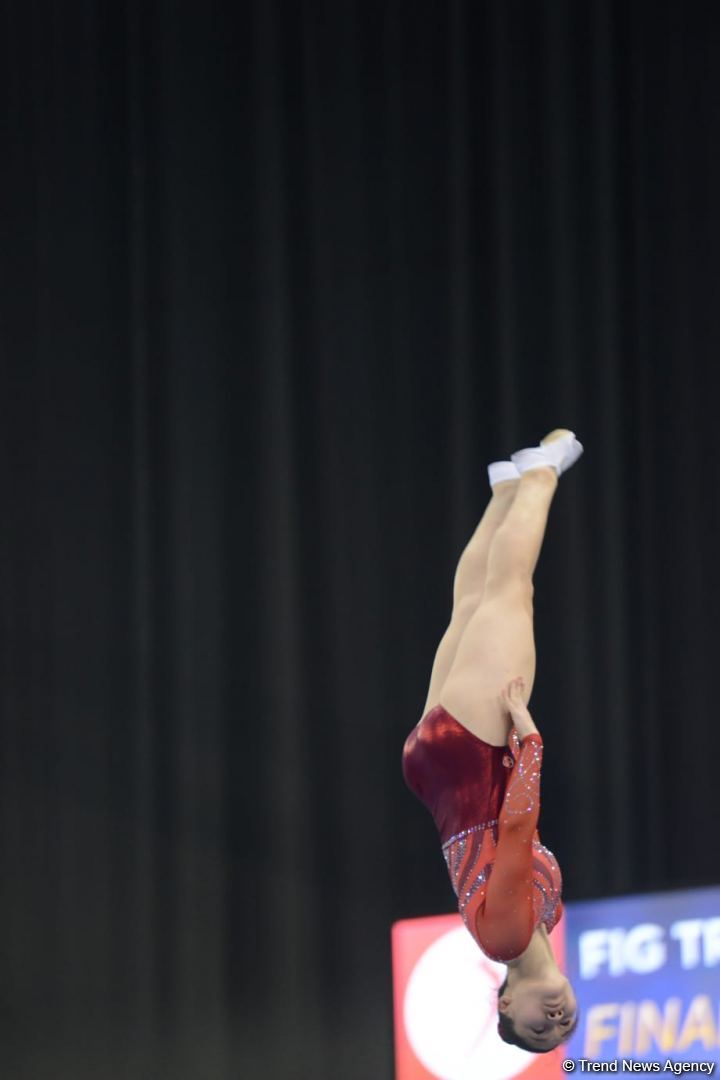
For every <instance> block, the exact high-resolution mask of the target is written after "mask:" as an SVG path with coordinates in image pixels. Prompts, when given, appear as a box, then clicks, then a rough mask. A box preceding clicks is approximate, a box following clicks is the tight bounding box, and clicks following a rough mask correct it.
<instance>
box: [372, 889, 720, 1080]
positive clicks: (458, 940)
mask: <svg viewBox="0 0 720 1080" xmlns="http://www.w3.org/2000/svg"><path fill="white" fill-rule="evenodd" d="M550 941H551V943H552V946H553V951H554V953H555V958H556V960H557V962H558V966H559V967H560V968H561V970H564V971H566V972H567V975H568V977H569V979H570V981H571V983H572V984H573V987H574V989H575V993H576V996H577V1000H578V1006H579V1009H580V1022H579V1024H578V1028H577V1030H576V1032H575V1034H574V1035H573V1037H572V1038H571V1040H570V1042H569V1043H567V1044H565V1045H563V1046H561V1047H559V1048H558V1049H557V1050H556V1051H554V1052H552V1053H550V1054H539V1055H538V1054H528V1053H526V1052H525V1051H523V1050H520V1049H519V1048H518V1047H515V1046H508V1045H507V1044H506V1043H503V1042H502V1040H501V1039H500V1037H499V1036H498V1034H497V990H498V987H499V986H500V985H501V983H502V980H503V979H504V977H505V971H506V968H505V965H504V964H497V963H494V962H493V961H491V960H488V959H487V957H485V956H483V954H482V953H481V952H480V950H479V949H478V947H477V945H476V944H475V942H474V941H473V939H472V938H471V936H470V934H469V933H468V932H467V930H466V929H465V927H464V925H463V923H462V920H461V919H460V916H459V915H440V916H435V917H431V918H426V919H409V920H404V921H402V922H399V923H396V924H395V926H394V927H393V930H392V956H393V985H394V1008H395V1070H396V1071H395V1076H396V1080H477V1078H478V1077H482V1080H511V1078H513V1077H521V1076H522V1077H532V1078H535V1080H541V1078H543V1077H554V1078H556V1077H558V1076H560V1075H562V1074H570V1073H573V1072H576V1073H578V1074H580V1075H585V1074H588V1073H593V1074H594V1073H597V1072H610V1073H614V1072H617V1073H623V1072H624V1073H632V1072H635V1073H637V1072H650V1073H658V1072H660V1073H662V1074H663V1075H665V1076H672V1075H676V1076H680V1075H687V1074H690V1073H695V1074H700V1075H702V1074H704V1075H710V1076H712V1075H715V1076H718V1077H720V888H710V889H695V890H692V891H687V892H676V893H660V894H653V895H646V896H629V897H620V898H617V899H612V900H597V901H586V902H581V903H570V904H567V905H566V906H565V916H564V918H563V919H562V920H561V922H560V923H559V925H558V926H557V927H556V929H555V930H554V931H553V933H552V935H551V938H550Z"/></svg>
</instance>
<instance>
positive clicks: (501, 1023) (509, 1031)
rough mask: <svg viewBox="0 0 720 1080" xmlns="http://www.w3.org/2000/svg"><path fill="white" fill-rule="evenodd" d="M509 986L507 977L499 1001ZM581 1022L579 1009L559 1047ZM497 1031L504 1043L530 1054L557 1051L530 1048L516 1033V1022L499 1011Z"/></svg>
mask: <svg viewBox="0 0 720 1080" xmlns="http://www.w3.org/2000/svg"><path fill="white" fill-rule="evenodd" d="M507 984H508V981H507V976H505V982H504V983H503V984H502V986H501V987H500V989H499V990H498V1001H499V1000H500V998H501V997H502V995H503V994H504V993H505V991H506V990H507ZM579 1020H580V1010H579V1009H578V1011H577V1012H576V1013H575V1022H574V1024H573V1025H572V1027H569V1028H568V1030H567V1031H566V1032H565V1034H564V1035H563V1037H562V1039H561V1040H560V1043H559V1044H558V1045H560V1044H561V1043H564V1042H567V1041H568V1039H569V1038H570V1036H571V1035H572V1034H573V1032H574V1031H575V1029H576V1027H577V1026H578V1021H579ZM497 1029H498V1035H499V1036H500V1038H501V1039H502V1041H503V1042H506V1043H510V1045H511V1046H519V1047H520V1049H521V1050H527V1052H528V1053H529V1054H549V1053H550V1051H551V1050H555V1049H557V1048H556V1047H555V1046H548V1048H547V1050H539V1049H538V1047H537V1046H530V1044H529V1043H526V1042H525V1040H524V1039H521V1038H520V1036H519V1035H518V1033H517V1032H516V1030H515V1023H514V1021H513V1020H511V1019H510V1017H509V1016H507V1015H506V1014H505V1013H502V1012H500V1010H499V1009H498V1026H497Z"/></svg>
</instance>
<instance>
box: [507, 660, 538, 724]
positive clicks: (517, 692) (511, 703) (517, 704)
mask: <svg viewBox="0 0 720 1080" xmlns="http://www.w3.org/2000/svg"><path fill="white" fill-rule="evenodd" d="M524 693H525V682H524V681H523V679H522V677H521V676H518V677H517V678H516V679H513V680H512V681H511V682H509V683H508V684H507V686H506V687H504V689H503V690H502V693H501V695H500V696H501V698H502V705H503V709H504V710H505V712H506V713H509V715H510V719H511V720H512V722H513V724H514V725H515V730H516V731H517V733H518V738H519V739H524V738H525V736H526V735H533V734H535V735H537V734H539V732H538V729H537V728H536V727H535V724H534V723H533V718H532V716H531V715H530V713H529V712H528V707H527V705H526V704H525V701H524V699H523V695H524Z"/></svg>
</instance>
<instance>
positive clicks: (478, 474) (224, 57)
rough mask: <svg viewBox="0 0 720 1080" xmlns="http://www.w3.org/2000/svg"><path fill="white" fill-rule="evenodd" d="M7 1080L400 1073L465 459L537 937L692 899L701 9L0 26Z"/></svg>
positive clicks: (700, 617)
mask: <svg viewBox="0 0 720 1080" xmlns="http://www.w3.org/2000/svg"><path fill="white" fill-rule="evenodd" d="M0 17H1V25H0V41H1V42H2V49H3V63H2V98H1V102H2V105H1V115H2V147H3V150H2V162H1V166H0V167H1V170H2V174H1V175H2V190H1V192H0V196H1V199H2V210H1V212H0V220H1V223H2V234H1V243H0V274H1V278H0V314H1V320H2V321H1V324H0V347H1V349H2V382H1V386H0V432H1V438H2V443H1V446H2V453H1V455H0V479H1V481H2V493H3V498H2V509H3V523H2V528H1V529H0V537H1V540H0V543H1V544H2V547H1V549H0V560H1V561H0V566H1V568H2V581H1V585H0V614H1V619H2V622H1V631H0V632H1V646H2V648H1V656H2V674H1V676H0V693H1V694H2V716H1V724H0V735H1V738H2V745H1V765H0V769H1V776H0V780H1V788H0V791H1V796H0V798H1V807H0V851H1V853H2V874H1V875H0V882H1V884H0V910H1V911H2V924H1V925H2V938H1V939H0V957H2V972H3V978H2V980H0V988H1V989H0V995H1V1002H2V1009H1V1014H0V1015H1V1016H2V1020H1V1021H0V1025H1V1030H2V1046H3V1050H2V1059H3V1075H8V1076H12V1077H18V1078H26V1077H27V1078H32V1080H40V1078H42V1080H44V1078H46V1077H48V1078H49V1077H53V1080H65V1078H68V1080H70V1078H72V1080H85V1078H90V1077H92V1078H93V1080H96V1078H97V1077H103V1078H107V1080H116V1078H118V1080H119V1078H121V1077H122V1078H130V1077H132V1078H133V1080H135V1078H139V1077H147V1078H153V1080H156V1078H163V1080H164V1078H168V1080H169V1078H172V1080H185V1078H187V1080H190V1078H193V1080H195V1078H197V1077H200V1076H203V1077H204V1076H208V1077H209V1076H212V1077H217V1078H220V1077H227V1078H230V1077H232V1078H236V1077H239V1076H240V1077H253V1078H255V1077H257V1078H261V1077H268V1076H272V1077H283V1078H286V1077H287V1078H291V1077H298V1078H311V1077H312V1078H313V1080H317V1078H319V1077H328V1078H330V1077H332V1078H335V1077H342V1078H343V1080H355V1078H357V1080H367V1078H368V1077H373V1078H380V1077H389V1076H391V1075H392V1055H391V1039H392V1028H391V1008H390V1000H391V998H390V995H391V990H390V962H389V928H390V924H391V922H392V921H393V920H394V919H396V918H399V917H402V916H412V915H418V914H422V913H430V912H440V911H449V910H452V895H451V893H450V890H449V883H448V881H447V878H446V874H445V868H444V864H443V861H442V858H441V855H440V852H439V850H438V845H437V840H436V837H435V834H434V830H433V826H432V822H431V820H430V818H429V816H428V815H427V814H426V812H425V811H424V809H423V808H422V807H421V806H420V805H419V804H417V803H416V802H415V801H414V800H413V798H412V796H411V795H410V794H409V793H408V792H407V791H406V790H405V788H404V787H403V784H402V780H401V776H400V771H399V757H400V751H401V747H402V743H403V740H404V738H405V735H406V734H407V732H408V731H409V729H410V728H411V727H412V725H413V724H414V723H415V721H416V720H417V718H418V713H419V710H420V709H421V707H422V703H423V701H424V698H425V692H426V686H427V679H428V676H429V669H430V665H431V662H432V657H433V653H434V648H435V645H436V643H437V641H438V639H439V637H440V635H441V633H442V631H443V629H444V625H445V621H446V619H447V616H448V611H449V600H450V586H451V580H452V573H453V568H454V563H455V560H456V559H457V556H458V554H459V552H460V550H461V548H462V546H463V543H464V541H465V539H466V538H467V536H468V535H469V533H470V531H471V529H472V527H473V525H474V523H475V522H476V520H477V518H478V517H479V515H480V513H481V512H482V508H483V504H484V500H485V498H486V494H487V488H486V480H485V465H486V463H487V462H488V461H489V460H492V459H495V458H498V457H503V456H506V455H507V454H508V453H509V452H510V451H512V450H513V449H516V448H517V447H519V446H520V445H524V444H528V443H533V442H535V441H536V440H537V439H538V438H539V437H540V436H541V435H542V434H543V433H544V432H545V431H546V430H547V429H549V428H551V427H554V426H556V425H569V426H571V427H573V428H574V429H575V430H576V431H577V432H578V433H579V434H580V436H581V438H582V439H583V440H584V442H585V443H586V447H587V452H586V455H585V457H584V458H583V460H582V462H581V463H580V464H579V465H578V466H577V467H576V468H575V469H574V470H573V471H572V473H570V474H568V476H567V478H564V479H563V481H562V483H561V490H560V492H559V495H558V499H557V502H556V506H555V508H554V509H553V516H552V520H551V523H550V528H549V532H548V538H547V544H546V550H545V552H544V553H543V558H542V562H541V565H540V568H539V571H538V576H537V581H536V625H537V636H538V650H539V670H538V681H537V684H536V692H535V695H534V699H533V708H534V714H535V716H536V719H537V721H538V724H539V726H540V729H541V730H542V732H543V734H544V735H545V740H546V745H547V750H546V766H545V774H544V789H543V790H544V806H543V839H544V840H545V842H546V843H547V844H548V845H549V846H550V847H552V849H553V850H554V851H556V852H557V853H558V854H559V856H560V860H561V863H562V866H563V870H564V875H565V882H566V899H567V900H573V899H579V898H582V897H588V896H596V895H605V894H613V893H619V892H623V891H628V890H632V891H638V890H645V889H654V888H674V887H680V886H686V885H693V884H698V885H701V884H710V883H716V882H717V881H718V880H720V850H719V849H718V845H717V844H716V843H715V842H714V841H713V839H712V837H713V831H714V827H715V825H716V824H717V820H718V811H717V796H716V787H715V785H716V773H717V761H718V755H719V752H720V736H719V734H718V723H717V720H716V706H715V696H716V688H715V679H714V676H715V673H716V666H717V660H716V656H717V652H718V647H719V646H720V633H719V632H718V620H717V615H716V611H717V607H718V597H719V596H720V559H719V558H718V554H717V552H718V544H719V541H720V528H719V525H720V522H719V520H718V518H719V515H720V508H719V504H718V500H717V498H716V484H717V469H718V466H717V461H716V458H717V452H718V451H717V447H718V441H717V422H716V414H717V391H718V378H717V375H716V356H717V354H718V348H719V347H720V290H719V281H718V270H719V265H718V263H719V258H718V251H719V250H720V214H719V212H718V199H717V192H718V190H720V155H719V153H718V146H717V139H716V125H717V117H718V106H719V105H720V83H719V81H718V74H717V60H716V57H717V54H718V47H719V46H720V16H719V15H718V14H717V12H716V10H715V8H714V7H713V6H712V5H694V4H684V5H680V4H673V3H669V2H664V0H663V2H660V3H657V2H656V3H652V4H650V3H641V2H639V0H637V2H629V0H625V2H623V3H619V2H610V0H594V2H590V0H588V2H587V3H581V4H578V3H575V2H573V0H558V2H554V3H547V4H536V3H521V2H514V0H513V2H504V0H493V2H490V0H485V2H478V3H471V2H467V0H465V2H460V0H452V2H448V3H444V4H443V3H430V2H423V3H414V4H405V3H401V2H388V3H378V2H373V0H371V2H368V0H362V2H360V0H352V2H342V3H330V2H327V0H323V2H312V3H311V2H309V0H307V2H297V3H284V4H283V3H280V2H279V0H256V2H254V3H249V4H246V5H240V6H237V5H232V4H229V3H228V4H224V3H220V2H211V3H207V4H204V5H201V6H198V5H183V4H180V5H178V4H173V3H170V2H169V0H150V2H147V3H145V2H141V0H124V2H123V3H118V4H114V5H111V4H102V3H100V4H97V3H91V2H88V0H85V2H82V0H81V2H78V3H76V4H71V5H61V4H58V3H55V2H52V3H40V2H39V0H34V2H29V3H27V4H22V5H21V4H19V3H11V2H7V0H5V2H3V3H2V4H0Z"/></svg>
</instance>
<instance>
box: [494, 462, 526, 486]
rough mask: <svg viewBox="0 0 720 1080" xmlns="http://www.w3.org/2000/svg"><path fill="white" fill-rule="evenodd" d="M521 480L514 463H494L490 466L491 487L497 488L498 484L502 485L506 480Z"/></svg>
mask: <svg viewBox="0 0 720 1080" xmlns="http://www.w3.org/2000/svg"><path fill="white" fill-rule="evenodd" d="M519 479H520V473H519V472H518V470H517V468H516V466H515V465H513V463H512V461H493V463H492V465H488V480H489V481H490V487H495V485H496V484H501V483H502V482H503V481H504V480H519Z"/></svg>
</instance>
